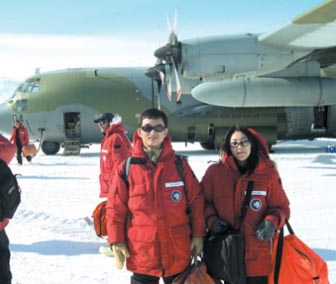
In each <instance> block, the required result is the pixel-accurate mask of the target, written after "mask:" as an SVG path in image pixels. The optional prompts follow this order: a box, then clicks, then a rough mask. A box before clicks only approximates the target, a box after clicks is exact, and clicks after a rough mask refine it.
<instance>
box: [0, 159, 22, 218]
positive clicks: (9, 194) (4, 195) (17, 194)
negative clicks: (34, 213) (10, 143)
mask: <svg viewBox="0 0 336 284" xmlns="http://www.w3.org/2000/svg"><path fill="white" fill-rule="evenodd" d="M20 202H21V189H20V186H19V184H18V182H17V179H16V175H14V174H13V173H12V171H11V169H10V168H9V167H8V165H7V163H6V162H5V161H3V160H1V159H0V211H1V212H0V214H1V215H2V216H1V219H3V218H12V217H13V216H14V213H15V211H16V209H17V208H18V206H19V204H20Z"/></svg>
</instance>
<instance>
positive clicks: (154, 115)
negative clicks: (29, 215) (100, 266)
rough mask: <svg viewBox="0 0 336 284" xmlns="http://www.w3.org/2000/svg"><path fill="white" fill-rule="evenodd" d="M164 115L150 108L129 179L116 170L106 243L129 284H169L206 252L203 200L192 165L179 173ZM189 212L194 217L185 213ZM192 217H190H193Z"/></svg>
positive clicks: (143, 119)
mask: <svg viewBox="0 0 336 284" xmlns="http://www.w3.org/2000/svg"><path fill="white" fill-rule="evenodd" d="M167 127H168V120H167V116H166V114H165V113H164V112H162V111H161V110H158V109H148V110H146V111H144V112H143V113H142V114H141V116H140V117H139V123H138V128H137V130H136V131H135V133H134V135H133V155H132V159H133V160H134V161H135V162H134V163H131V165H130V167H129V171H128V174H127V180H125V169H126V167H125V164H126V163H125V162H124V163H122V164H121V165H120V166H119V167H118V172H117V175H116V176H115V179H114V180H113V184H112V187H111V191H110V193H109V197H108V204H107V230H108V237H109V238H108V240H109V243H110V244H111V245H112V250H113V252H114V257H115V260H116V266H117V268H119V269H122V267H123V265H124V261H125V260H126V267H127V269H128V270H129V271H132V272H133V275H132V276H131V282H130V283H131V284H149V283H150V284H156V283H159V280H160V278H163V281H164V283H165V284H171V283H172V282H173V280H174V278H175V277H176V276H177V275H179V274H180V273H181V272H182V271H183V270H184V269H185V268H186V267H187V266H188V264H189V263H190V257H191V255H199V254H200V253H201V252H202V249H203V236H204V233H205V221H204V214H203V209H204V200H203V196H202V194H201V189H200V185H199V182H198V180H197V178H196V177H195V175H194V174H193V172H192V170H191V168H190V166H189V164H188V162H187V161H186V160H185V159H181V168H182V171H183V177H181V176H182V175H180V173H179V170H178V169H177V164H176V160H177V159H179V158H177V157H176V156H175V152H174V150H173V148H172V141H171V137H170V135H169V131H168V128H167ZM187 208H188V209H189V211H190V216H188V214H187V213H186V210H187ZM189 217H190V218H189Z"/></svg>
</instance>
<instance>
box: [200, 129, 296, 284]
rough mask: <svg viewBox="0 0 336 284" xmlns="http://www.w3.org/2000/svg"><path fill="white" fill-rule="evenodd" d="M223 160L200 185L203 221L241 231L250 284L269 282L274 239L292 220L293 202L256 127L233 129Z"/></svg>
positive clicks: (217, 230)
mask: <svg viewBox="0 0 336 284" xmlns="http://www.w3.org/2000/svg"><path fill="white" fill-rule="evenodd" d="M221 155H222V157H221V158H222V159H221V161H220V162H219V163H217V164H213V165H211V166H209V168H208V169H207V171H206V173H205V175H204V177H203V179H202V182H201V185H202V188H203V191H204V195H205V204H206V205H205V218H206V224H207V227H208V228H209V229H211V230H212V231H213V232H214V233H224V232H225V231H227V230H228V229H230V228H235V229H238V228H239V227H240V231H241V234H242V235H243V238H244V241H245V268H246V275H247V283H248V284H267V275H268V274H269V272H270V269H271V257H272V255H271V253H272V238H273V237H274V232H275V231H276V230H278V229H280V228H281V227H282V226H283V225H284V224H285V220H286V219H289V215H290V208H289V201H288V198H287V196H286V194H285V192H284V189H283V187H282V185H281V179H280V176H279V173H278V171H277V169H276V167H275V164H274V162H273V161H272V160H270V158H269V154H268V146H267V143H266V141H265V139H264V138H263V137H262V136H261V135H260V134H259V133H258V132H256V131H255V130H254V129H251V128H242V127H232V128H231V129H230V130H229V131H228V132H227V134H226V136H225V139H224V141H223V144H222V146H221ZM249 181H253V182H254V183H253V189H252V194H251V199H250V203H249V207H248V210H247V213H246V217H245V219H244V221H243V223H242V224H240V222H239V216H240V213H241V207H242V203H243V202H244V198H245V193H246V189H247V185H248V182H249Z"/></svg>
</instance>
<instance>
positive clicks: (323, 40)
mask: <svg viewBox="0 0 336 284" xmlns="http://www.w3.org/2000/svg"><path fill="white" fill-rule="evenodd" d="M335 20H336V0H327V1H325V2H323V3H322V4H321V5H319V6H316V7H315V8H313V9H311V10H309V11H307V12H306V13H304V14H302V15H300V16H298V17H296V18H295V19H294V20H292V21H291V22H290V23H289V24H287V25H286V26H284V27H282V28H280V29H279V30H277V31H275V32H272V33H266V34H262V35H260V36H259V38H258V40H259V42H261V43H266V44H270V45H276V46H281V47H284V46H293V47H302V48H309V49H311V48H313V49H315V48H329V47H334V46H336V37H335V36H334V35H335V33H336V21H335Z"/></svg>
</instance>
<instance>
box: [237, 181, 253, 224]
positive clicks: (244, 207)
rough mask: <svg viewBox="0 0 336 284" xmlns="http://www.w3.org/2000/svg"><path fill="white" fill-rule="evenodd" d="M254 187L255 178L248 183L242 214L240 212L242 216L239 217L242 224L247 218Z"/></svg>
mask: <svg viewBox="0 0 336 284" xmlns="http://www.w3.org/2000/svg"><path fill="white" fill-rule="evenodd" d="M252 189H253V180H250V181H249V182H248V185H247V189H246V194H245V199H244V202H243V205H242V208H241V214H240V217H239V220H240V224H242V223H243V221H244V219H245V216H246V213H247V208H248V206H249V203H250V199H251V194H252Z"/></svg>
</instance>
